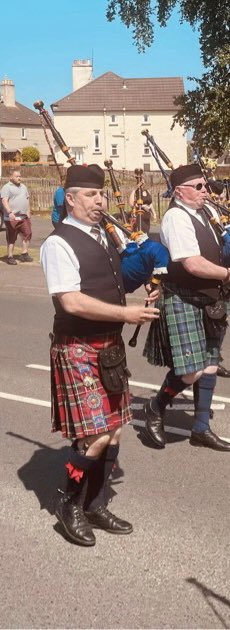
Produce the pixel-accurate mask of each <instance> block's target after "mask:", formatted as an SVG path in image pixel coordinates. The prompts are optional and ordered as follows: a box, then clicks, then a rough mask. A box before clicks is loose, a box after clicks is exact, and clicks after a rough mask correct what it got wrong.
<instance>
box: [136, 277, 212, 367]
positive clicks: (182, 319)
mask: <svg viewBox="0 0 230 630" xmlns="http://www.w3.org/2000/svg"><path fill="white" fill-rule="evenodd" d="M186 299H187V300H189V301H190V302H191V301H193V296H192V294H191V292H190V291H189V290H188V289H183V290H182V289H181V290H180V295H178V294H175V293H171V292H170V293H169V292H165V294H164V296H163V297H162V298H161V300H160V301H159V303H158V307H159V308H162V309H163V311H162V317H163V318H165V328H166V329H167V335H165V339H164V340H163V341H162V344H163V346H165V348H163V352H162V353H160V354H159V352H156V351H155V348H154V339H156V332H155V330H154V327H155V322H154V321H153V322H152V323H151V326H150V329H149V333H148V336H147V339H146V343H145V347H144V352H143V354H144V356H146V357H147V360H148V362H149V363H151V364H152V365H167V366H168V367H174V371H175V374H177V375H181V374H191V373H193V372H197V371H199V370H203V369H204V368H205V367H207V366H208V365H217V364H218V362H219V356H220V345H221V339H222V337H221V336H220V338H213V337H209V336H208V335H207V333H206V332H205V329H204V322H203V308H202V306H201V305H202V304H203V305H204V306H205V304H207V303H208V298H206V296H199V298H198V296H196V297H195V298H194V301H195V300H197V303H198V299H199V306H197V305H196V304H191V303H189V302H186V301H185V300H186ZM156 321H157V320H156ZM168 346H170V352H169V347H168ZM162 354H163V356H164V357H165V360H163V361H161V360H160V361H159V356H161V357H162Z"/></svg>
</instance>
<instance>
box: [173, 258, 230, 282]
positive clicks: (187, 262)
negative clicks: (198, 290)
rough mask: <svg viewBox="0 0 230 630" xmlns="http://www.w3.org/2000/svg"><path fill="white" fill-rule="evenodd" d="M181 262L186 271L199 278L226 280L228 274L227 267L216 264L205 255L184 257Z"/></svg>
mask: <svg viewBox="0 0 230 630" xmlns="http://www.w3.org/2000/svg"><path fill="white" fill-rule="evenodd" d="M181 262H182V265H183V267H184V269H185V270H186V271H188V272H189V273H191V274H192V275H193V276H197V277H198V278H210V280H222V281H224V280H225V278H226V275H227V271H226V267H222V266H219V265H214V264H213V263H212V262H210V261H209V260H207V259H206V258H204V257H203V256H191V257H189V258H184V259H183V260H182V261H181Z"/></svg>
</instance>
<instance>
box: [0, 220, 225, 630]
mask: <svg viewBox="0 0 230 630" xmlns="http://www.w3.org/2000/svg"><path fill="white" fill-rule="evenodd" d="M33 224H34V239H35V240H36V243H38V244H39V242H40V240H41V239H42V238H43V236H44V232H46V233H48V230H45V229H44V225H46V227H48V226H47V224H46V222H45V221H44V219H38V218H37V217H36V226H35V221H34V220H33ZM36 228H37V230H36ZM35 232H36V234H35ZM2 236H3V237H4V234H3V235H2V234H1V235H0V241H1V238H2ZM0 277H1V281H0V284H1V330H0V340H1V366H0V377H1V385H0V390H1V391H0V398H1V435H2V440H1V445H0V454H1V462H2V466H1V472H0V484H1V495H2V501H1V507H2V510H1V545H2V554H1V564H2V567H1V568H2V571H1V600H2V603H1V612H0V627H1V628H66V629H67V628H93V629H96V628H127V629H128V628H135V629H136V628H154V629H155V628H229V627H230V598H229V464H230V458H229V454H228V453H216V452H212V451H210V450H208V449H196V448H193V447H191V446H190V445H189V442H188V432H189V429H190V427H191V413H190V411H189V412H188V411H168V414H167V419H166V422H167V426H169V427H170V430H169V431H168V432H167V440H168V443H167V446H166V449H165V450H164V451H156V450H155V449H154V448H152V447H151V445H150V444H148V443H147V442H146V441H145V438H144V437H143V434H142V431H141V429H140V428H139V427H138V426H135V427H133V426H127V427H125V428H124V434H123V440H122V444H121V451H120V456H119V466H118V468H117V469H116V471H115V474H114V477H113V479H112V483H111V488H110V493H111V496H112V506H111V509H112V510H113V511H114V512H115V513H116V514H117V515H120V516H122V517H124V518H126V519H127V520H130V521H131V522H132V523H133V525H134V532H133V534H132V535H130V536H124V537H118V536H117V537H116V536H112V535H109V534H106V533H105V532H102V531H96V536H97V544H96V546H95V547H92V548H89V549H87V548H81V547H78V546H76V545H74V544H72V543H70V542H69V541H67V540H66V539H65V538H64V537H63V534H62V530H61V527H60V526H59V525H58V523H57V520H56V518H55V515H54V505H55V500H56V497H57V494H56V489H57V487H58V486H59V485H61V484H62V483H63V471H64V465H63V464H64V461H65V457H66V455H67V449H68V441H67V440H62V439H61V438H60V436H59V435H50V426H49V414H50V410H49V372H48V365H49V341H48V332H49V330H50V329H51V325H52V305H51V301H50V299H49V297H48V296H47V292H46V287H45V282H44V279H43V275H42V271H41V268H40V267H39V266H38V265H33V263H32V264H28V265H23V264H21V265H18V266H17V267H9V266H8V265H5V264H4V263H0ZM143 296H144V294H143V292H142V290H140V291H139V292H138V295H137V299H143ZM132 299H134V298H132ZM132 332H133V331H132V327H129V326H127V327H126V328H125V333H124V336H125V340H126V341H127V340H128V339H129V338H130V336H131V334H132ZM146 332H147V328H146V327H145V328H144V327H142V329H141V333H140V337H139V340H138V345H137V348H136V350H133V349H131V348H129V347H128V346H127V348H128V363H129V367H130V370H131V372H132V377H131V383H132V384H131V391H132V394H133V405H134V418H135V419H136V421H141V420H142V412H141V406H142V405H143V403H144V401H145V400H146V397H148V396H149V395H150V393H151V392H152V393H153V391H152V390H151V386H156V387H155V390H156V389H157V386H159V385H160V383H161V381H162V378H163V375H164V373H165V370H163V369H156V368H153V367H152V366H149V365H148V364H147V363H146V360H145V359H144V358H143V357H142V348H143V344H144V340H145V337H146ZM224 357H225V364H226V365H227V366H228V367H229V357H230V338H229V333H228V335H227V337H226V339H225V343H224ZM32 365H33V366H37V367H28V366H32ZM215 394H216V395H217V396H218V397H219V398H220V400H218V401H215V403H216V404H222V406H223V405H225V407H224V409H221V410H217V411H215V412H214V420H213V421H212V426H213V428H214V430H216V431H217V432H218V433H219V435H222V436H226V437H228V438H229V439H230V427H229V408H230V407H229V403H230V388H229V380H228V379H226V380H224V379H218V383H217V388H216V392H215ZM180 400H181V402H184V401H183V400H182V399H180ZM190 402H191V399H190Z"/></svg>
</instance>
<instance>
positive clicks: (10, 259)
mask: <svg viewBox="0 0 230 630" xmlns="http://www.w3.org/2000/svg"><path fill="white" fill-rule="evenodd" d="M17 264H18V263H17V261H16V260H15V258H14V257H13V256H8V258H7V265H17Z"/></svg>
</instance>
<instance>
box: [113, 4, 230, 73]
mask: <svg viewBox="0 0 230 630" xmlns="http://www.w3.org/2000/svg"><path fill="white" fill-rule="evenodd" d="M174 8H178V10H179V13H180V19H181V23H182V22H188V23H189V24H190V25H191V26H192V27H193V28H195V27H197V28H198V29H199V33H200V36H199V42H200V47H201V54H202V58H203V62H204V65H209V63H210V61H211V60H212V57H213V55H216V53H217V51H218V50H219V49H220V48H222V47H224V46H225V45H226V44H228V43H229V19H230V5H229V0H154V1H152V0H108V6H107V11H106V17H107V19H108V20H109V21H112V20H114V19H115V18H116V16H117V15H118V16H119V17H120V19H121V21H122V22H123V24H125V25H126V26H127V27H128V28H130V27H131V28H133V39H134V42H135V44H136V46H137V48H138V50H139V52H143V51H144V50H145V48H146V47H148V46H151V45H152V43H153V42H154V21H156V20H157V21H158V22H159V24H160V26H166V25H167V22H168V20H169V18H170V17H171V14H172V11H173V9H174Z"/></svg>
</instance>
